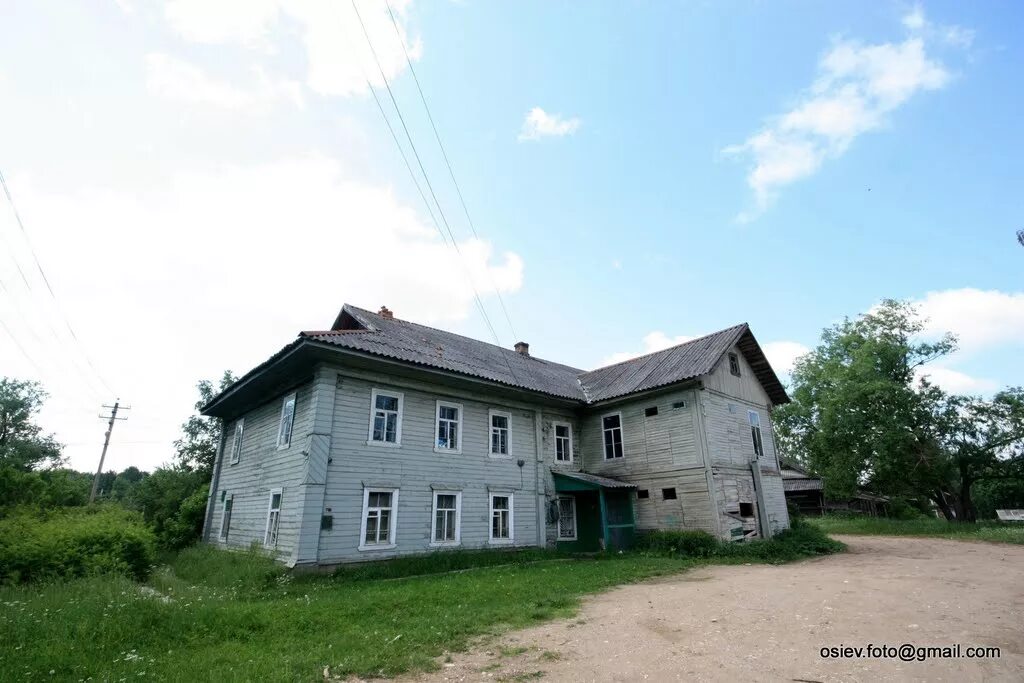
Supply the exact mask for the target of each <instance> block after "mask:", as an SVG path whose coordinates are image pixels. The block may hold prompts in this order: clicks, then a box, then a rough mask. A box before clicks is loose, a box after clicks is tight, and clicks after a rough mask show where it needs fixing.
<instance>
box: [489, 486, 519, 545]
mask: <svg viewBox="0 0 1024 683" xmlns="http://www.w3.org/2000/svg"><path fill="white" fill-rule="evenodd" d="M495 498H508V538H495V537H494V499H495ZM488 500H489V501H490V503H489V505H488V508H489V510H488V515H487V542H488V543H490V544H491V545H512V544H513V543H515V541H516V501H515V496H514V494H513V493H512V492H511V491H509V492H508V493H502V492H501V491H493V492H491V493H490V494H489V495H488Z"/></svg>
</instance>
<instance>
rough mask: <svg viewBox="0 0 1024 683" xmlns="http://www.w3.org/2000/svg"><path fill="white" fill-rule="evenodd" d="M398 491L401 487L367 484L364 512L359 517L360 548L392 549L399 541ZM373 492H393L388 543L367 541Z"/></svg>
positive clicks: (364, 489) (364, 491) (364, 495)
mask: <svg viewBox="0 0 1024 683" xmlns="http://www.w3.org/2000/svg"><path fill="white" fill-rule="evenodd" d="M398 491H399V489H394V488H388V487H386V486H365V487H363V513H362V516H361V517H360V519H359V547H358V549H359V550H370V551H372V550H390V549H392V548H395V547H396V546H397V545H398V543H397V542H396V541H395V534H396V533H397V532H398ZM371 493H390V494H391V520H390V524H389V525H388V541H389V542H388V543H371V544H369V545H367V543H366V515H367V514H368V513H369V511H370V510H369V507H370V494H371Z"/></svg>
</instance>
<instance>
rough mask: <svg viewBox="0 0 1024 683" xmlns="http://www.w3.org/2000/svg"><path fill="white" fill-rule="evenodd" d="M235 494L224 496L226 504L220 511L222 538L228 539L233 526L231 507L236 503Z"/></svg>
mask: <svg viewBox="0 0 1024 683" xmlns="http://www.w3.org/2000/svg"><path fill="white" fill-rule="evenodd" d="M234 501H235V496H234V494H231V495H225V496H224V504H223V506H222V507H221V513H220V540H222V541H226V540H228V530H229V529H230V528H231V507H232V506H233V505H234Z"/></svg>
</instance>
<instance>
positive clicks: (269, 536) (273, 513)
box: [263, 489, 281, 548]
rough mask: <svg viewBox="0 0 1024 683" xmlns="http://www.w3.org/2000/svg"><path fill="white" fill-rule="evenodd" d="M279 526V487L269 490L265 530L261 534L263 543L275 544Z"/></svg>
mask: <svg viewBox="0 0 1024 683" xmlns="http://www.w3.org/2000/svg"><path fill="white" fill-rule="evenodd" d="M280 528H281V489H274V490H273V491H271V492H270V504H269V505H268V506H267V530H266V532H265V533H264V534H263V545H265V546H267V547H268V548H273V547H275V546H276V545H277V532H278V531H279V530H280Z"/></svg>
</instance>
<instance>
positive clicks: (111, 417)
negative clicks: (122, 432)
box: [89, 399, 132, 503]
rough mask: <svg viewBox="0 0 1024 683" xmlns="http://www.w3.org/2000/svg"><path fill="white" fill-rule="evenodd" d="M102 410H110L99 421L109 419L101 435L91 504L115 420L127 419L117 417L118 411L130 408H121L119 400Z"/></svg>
mask: <svg viewBox="0 0 1024 683" xmlns="http://www.w3.org/2000/svg"><path fill="white" fill-rule="evenodd" d="M103 407H104V408H110V415H100V416H99V417H100V418H101V419H109V420H110V421H109V422H108V423H107V433H106V434H104V435H103V452H102V453H100V466H99V467H97V468H96V476H95V477H93V479H92V493H90V494H89V502H90V503H92V502H93V501H95V500H96V488H97V487H98V486H99V484H100V475H101V474H102V473H103V461H104V460H105V459H106V457H107V446H109V445H110V433H111V432H112V431H114V421H115V420H127V419H128V418H127V417H118V416H117V411H118V410H131V409H132V407H131V406H123V407H122V406H121V399H117V400H116V401H114V405H112V406H108V405H104V406H103Z"/></svg>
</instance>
